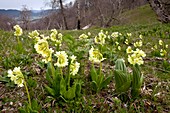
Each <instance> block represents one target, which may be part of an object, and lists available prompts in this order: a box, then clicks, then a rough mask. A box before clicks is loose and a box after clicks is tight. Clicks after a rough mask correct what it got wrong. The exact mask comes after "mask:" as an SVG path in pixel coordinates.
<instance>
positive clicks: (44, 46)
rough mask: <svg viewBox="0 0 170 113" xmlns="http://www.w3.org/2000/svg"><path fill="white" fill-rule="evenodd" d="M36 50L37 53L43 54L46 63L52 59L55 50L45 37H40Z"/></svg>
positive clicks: (35, 46)
mask: <svg viewBox="0 0 170 113" xmlns="http://www.w3.org/2000/svg"><path fill="white" fill-rule="evenodd" d="M34 48H35V50H36V51H37V53H39V54H41V55H42V56H43V57H44V59H43V60H42V61H44V62H45V63H48V62H50V61H51V60H52V53H53V52H54V51H53V50H52V48H49V45H48V42H47V41H46V40H45V39H40V40H38V42H37V43H36V44H35V45H34Z"/></svg>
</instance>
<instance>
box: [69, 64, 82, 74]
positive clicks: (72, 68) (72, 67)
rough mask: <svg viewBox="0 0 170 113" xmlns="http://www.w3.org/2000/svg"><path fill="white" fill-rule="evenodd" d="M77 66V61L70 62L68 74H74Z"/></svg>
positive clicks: (77, 68) (76, 71)
mask: <svg viewBox="0 0 170 113" xmlns="http://www.w3.org/2000/svg"><path fill="white" fill-rule="evenodd" d="M79 68H80V63H78V62H75V63H73V62H72V63H71V64H70V74H71V75H76V74H77V73H78V71H79Z"/></svg>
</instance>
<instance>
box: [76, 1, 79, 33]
mask: <svg viewBox="0 0 170 113" xmlns="http://www.w3.org/2000/svg"><path fill="white" fill-rule="evenodd" d="M76 2H77V29H78V30H80V4H79V2H78V1H76Z"/></svg>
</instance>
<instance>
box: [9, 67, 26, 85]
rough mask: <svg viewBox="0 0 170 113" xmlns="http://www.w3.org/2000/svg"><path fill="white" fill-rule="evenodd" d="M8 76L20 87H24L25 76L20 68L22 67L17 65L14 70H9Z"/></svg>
mask: <svg viewBox="0 0 170 113" xmlns="http://www.w3.org/2000/svg"><path fill="white" fill-rule="evenodd" d="M7 76H8V77H10V79H11V81H14V83H15V84H17V85H18V87H23V86H24V85H23V83H24V76H23V74H22V72H21V70H20V67H15V68H14V70H13V71H12V70H11V69H10V70H8V75H7Z"/></svg>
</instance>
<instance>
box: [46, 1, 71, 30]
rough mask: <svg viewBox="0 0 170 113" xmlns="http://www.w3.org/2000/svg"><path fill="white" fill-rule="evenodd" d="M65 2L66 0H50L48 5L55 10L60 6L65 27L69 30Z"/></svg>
mask: <svg viewBox="0 0 170 113" xmlns="http://www.w3.org/2000/svg"><path fill="white" fill-rule="evenodd" d="M63 2H64V0H50V2H49V3H48V5H49V6H51V7H52V9H53V10H56V9H57V8H58V7H59V8H60V10H61V14H62V17H63V23H64V26H65V29H66V30H67V29H68V26H67V20H66V16H65V13H64V6H63Z"/></svg>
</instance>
